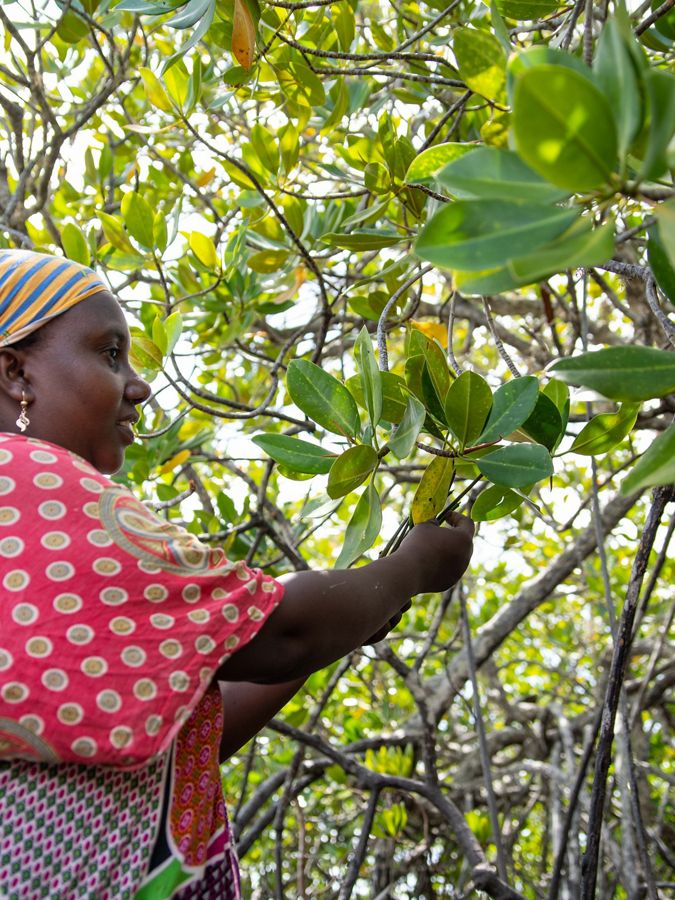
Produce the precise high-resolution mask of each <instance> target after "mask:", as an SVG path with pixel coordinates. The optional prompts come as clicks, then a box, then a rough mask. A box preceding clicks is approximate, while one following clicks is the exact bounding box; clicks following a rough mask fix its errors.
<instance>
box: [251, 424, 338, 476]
mask: <svg viewBox="0 0 675 900" xmlns="http://www.w3.org/2000/svg"><path fill="white" fill-rule="evenodd" d="M251 440H252V441H253V443H254V444H257V445H258V447H260V448H261V450H264V451H265V453H266V454H267V455H268V456H271V457H272V459H273V460H275V461H276V462H278V463H282V464H283V465H285V466H288V468H289V469H294V470H296V471H297V472H305V473H307V474H311V475H326V474H327V473H328V472H330V470H331V466H332V465H333V463H334V462H335V460H336V455H335V453H332V452H330V451H328V450H324V449H323V447H320V446H319V445H318V444H311V443H310V442H309V441H303V440H300V438H295V437H290V436H289V435H285V434H258V435H256V436H255V437H254V438H251Z"/></svg>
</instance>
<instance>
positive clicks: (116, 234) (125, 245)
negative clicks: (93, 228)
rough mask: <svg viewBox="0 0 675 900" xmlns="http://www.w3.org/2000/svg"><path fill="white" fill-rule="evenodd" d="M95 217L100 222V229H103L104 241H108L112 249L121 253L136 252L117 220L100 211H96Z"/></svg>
mask: <svg viewBox="0 0 675 900" xmlns="http://www.w3.org/2000/svg"><path fill="white" fill-rule="evenodd" d="M96 215H97V216H98V218H99V221H100V222H101V227H102V228H103V234H104V235H105V237H106V240H107V241H109V242H110V243H111V244H112V245H113V247H116V248H117V249H118V250H121V251H122V252H123V253H135V252H136V250H135V248H134V246H133V244H132V243H131V241H130V240H129V238H128V237H127V233H126V231H125V230H124V226H123V225H122V223H121V222H120V221H119V219H116V218H115V217H114V216H109V215H108V213H104V212H101V211H100V210H99V211H97V213H96Z"/></svg>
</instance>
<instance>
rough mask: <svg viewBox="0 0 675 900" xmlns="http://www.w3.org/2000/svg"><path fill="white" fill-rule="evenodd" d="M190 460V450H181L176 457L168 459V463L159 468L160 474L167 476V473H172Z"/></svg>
mask: <svg viewBox="0 0 675 900" xmlns="http://www.w3.org/2000/svg"><path fill="white" fill-rule="evenodd" d="M189 458H190V451H189V450H179V451H178V453H176V455H175V456H172V457H171V459H167V461H166V462H165V463H164V464H163V465H161V466H160V467H159V474H160V475H166V473H167V472H172V471H173V470H174V469H177V468H178V467H179V466H182V465H183V463H184V462H186V461H187V460H188V459H189Z"/></svg>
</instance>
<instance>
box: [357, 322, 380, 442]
mask: <svg viewBox="0 0 675 900" xmlns="http://www.w3.org/2000/svg"><path fill="white" fill-rule="evenodd" d="M354 350H355V352H356V358H357V360H358V363H359V369H360V371H361V384H362V385H363V396H364V399H365V402H366V409H367V410H368V415H369V417H370V422H371V425H372V426H373V428H375V426H376V425H377V424H378V422H379V421H380V419H381V418H382V382H381V381H380V370H379V368H378V366H377V360H376V359H375V353H374V352H373V345H372V342H371V340H370V335H369V334H368V329H367V328H366V327H365V325H364V327H363V328H362V329H361V331H360V333H359V336H358V338H357V339H356V344H355V345H354Z"/></svg>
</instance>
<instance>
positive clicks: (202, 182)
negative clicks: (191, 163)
mask: <svg viewBox="0 0 675 900" xmlns="http://www.w3.org/2000/svg"><path fill="white" fill-rule="evenodd" d="M215 174H216V170H215V168H213V169H209V171H208V172H202V173H201V174H200V175H198V176H197V178H196V179H195V181H196V182H197V184H198V185H199V187H206V185H207V184H211V182H212V181H213V179H214V177H215Z"/></svg>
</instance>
